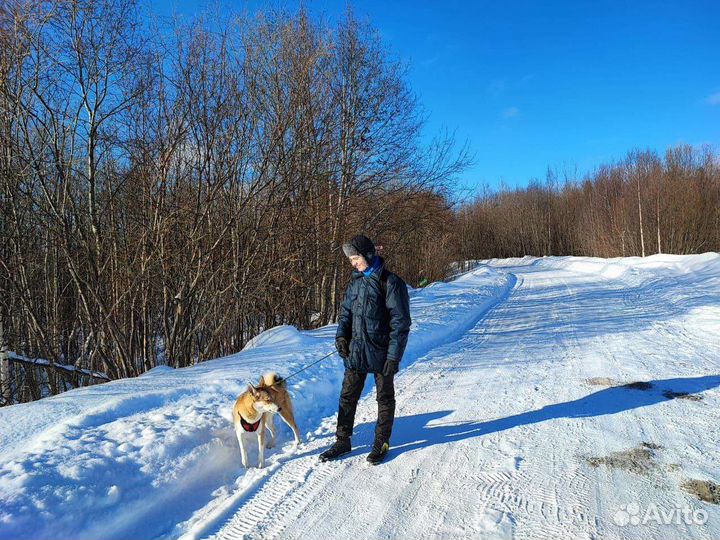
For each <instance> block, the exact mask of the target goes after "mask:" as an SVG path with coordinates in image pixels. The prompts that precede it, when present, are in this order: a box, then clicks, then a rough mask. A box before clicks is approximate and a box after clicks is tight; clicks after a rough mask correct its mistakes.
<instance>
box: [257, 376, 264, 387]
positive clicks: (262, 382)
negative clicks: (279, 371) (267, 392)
mask: <svg viewBox="0 0 720 540" xmlns="http://www.w3.org/2000/svg"><path fill="white" fill-rule="evenodd" d="M258 386H265V377H263V376H262V375H260V383H258Z"/></svg>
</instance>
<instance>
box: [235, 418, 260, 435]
mask: <svg viewBox="0 0 720 540" xmlns="http://www.w3.org/2000/svg"><path fill="white" fill-rule="evenodd" d="M238 416H239V415H238ZM260 420H262V416H261V417H260V418H258V420H257V422H255V423H254V424H251V423H250V422H248V421H247V420H245V419H244V418H243V417H242V416H240V425H241V426H242V427H243V429H244V430H245V431H249V432H253V431H257V428H258V426H259V425H260Z"/></svg>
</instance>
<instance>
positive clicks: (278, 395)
mask: <svg viewBox="0 0 720 540" xmlns="http://www.w3.org/2000/svg"><path fill="white" fill-rule="evenodd" d="M275 414H279V415H280V418H282V419H283V420H284V421H285V423H286V424H287V425H288V426H289V427H290V429H292V432H293V435H294V436H295V447H297V445H298V444H300V430H298V427H297V424H296V423H295V417H294V415H293V408H292V403H291V402H290V394H289V393H288V390H287V384H286V383H285V380H284V379H282V378H281V377H278V376H277V375H276V374H275V373H266V374H265V375H263V376H262V377H260V383H259V384H258V385H257V386H253V385H252V384H248V388H247V390H246V391H245V392H243V393H242V394H240V396H239V397H238V398H237V400H236V401H235V405H234V406H233V424H234V425H235V434H236V435H237V439H238V443H239V444H240V454H241V456H242V464H243V467H245V468H247V467H248V458H247V448H246V447H245V439H246V437H247V436H249V435H253V434H254V435H256V436H257V441H258V468H260V469H261V468H263V467H264V466H265V446H266V441H265V428H267V429H268V430H270V435H271V439H270V440H269V441H267V447H268V448H272V447H273V446H275V438H276V437H277V429H276V428H275Z"/></svg>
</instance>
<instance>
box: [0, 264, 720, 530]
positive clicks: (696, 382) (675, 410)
mask: <svg viewBox="0 0 720 540" xmlns="http://www.w3.org/2000/svg"><path fill="white" fill-rule="evenodd" d="M411 306H412V315H413V321H414V324H413V329H412V332H411V338H410V342H409V345H408V353H407V355H406V356H407V357H406V359H405V360H404V362H403V369H402V370H401V372H400V373H399V374H398V376H397V377H396V394H397V411H396V422H395V427H394V430H393V437H392V441H391V442H392V448H391V451H390V454H389V456H388V459H387V460H386V462H385V463H383V464H381V465H379V466H376V467H372V466H369V465H367V464H366V463H365V455H366V453H367V451H368V450H369V445H370V443H371V442H372V436H373V428H374V420H375V416H376V403H375V395H374V388H373V383H372V380H371V379H368V383H367V386H366V390H365V395H364V397H363V398H362V400H361V403H360V405H359V407H358V413H357V418H356V429H355V435H354V437H353V446H354V450H353V452H352V453H351V454H349V455H348V456H345V457H344V458H342V459H340V460H339V461H337V462H331V463H319V462H318V461H317V454H318V453H319V452H320V451H321V450H322V449H323V448H325V447H326V446H328V445H329V444H330V443H331V442H332V439H333V433H334V416H333V412H334V411H335V409H336V406H337V396H338V391H339V382H340V378H341V375H342V369H341V367H340V366H339V363H338V362H335V363H333V364H326V365H323V366H318V368H317V369H313V370H309V371H310V373H305V374H304V375H303V377H301V378H300V380H299V381H296V382H295V383H293V384H292V385H291V390H292V392H293V394H294V402H295V408H296V417H298V420H299V423H300V426H301V430H302V431H303V433H304V434H305V437H304V438H305V439H306V440H305V442H304V443H303V444H302V445H301V446H300V448H298V449H297V450H294V449H293V448H292V445H290V444H289V440H290V436H289V430H286V431H285V434H284V435H285V437H284V440H281V444H280V445H279V446H278V447H277V448H275V449H274V450H270V451H267V452H266V458H267V461H268V465H267V467H266V468H265V469H263V470H257V469H250V470H248V471H245V470H244V469H242V467H241V466H240V460H239V449H238V448H237V443H236V441H235V440H234V435H233V433H232V429H231V426H230V425H229V418H228V416H227V411H228V410H229V406H230V401H231V400H232V397H233V396H234V395H236V394H237V393H238V392H239V391H242V388H243V386H244V382H245V380H247V379H248V378H251V377H252V379H253V380H255V379H256V378H257V377H256V376H255V374H258V375H259V373H260V372H261V371H262V370H265V369H266V368H271V369H277V370H278V371H280V372H281V373H288V372H290V371H291V370H292V369H293V368H294V367H297V366H300V365H302V364H304V363H305V362H308V361H311V360H312V358H313V357H319V356H321V355H322V354H326V352H328V351H329V350H330V348H331V347H332V336H333V332H334V328H333V327H328V328H324V329H320V330H318V331H314V332H304V333H298V332H296V331H294V329H292V328H288V327H281V328H279V329H275V330H273V331H269V332H267V333H266V334H263V335H261V336H260V337H259V338H258V340H256V341H255V342H254V343H253V344H251V347H250V348H249V349H248V350H247V351H244V352H243V353H240V354H239V355H234V356H232V357H228V358H227V359H219V360H216V361H213V362H208V363H205V364H203V365H200V366H196V367H193V368H188V369H185V370H168V369H160V370H157V373H154V374H153V372H151V373H150V375H149V376H147V377H141V378H140V379H136V380H128V381H118V382H116V383H110V384H108V385H103V386H100V387H95V388H94V390H93V389H80V390H77V391H73V392H69V393H67V394H64V395H63V396H58V397H56V398H52V399H48V400H42V401H41V402H37V403H33V404H28V405H24V406H15V407H10V408H6V410H4V411H3V410H0V428H2V429H3V433H4V434H5V433H7V434H8V435H9V436H8V437H6V438H5V439H4V440H3V441H0V456H1V457H3V459H4V464H0V538H17V537H62V538H68V537H73V538H81V537H85V538H87V537H94V538H122V537H130V536H132V537H139V538H160V537H162V538H168V537H173V538H174V537H183V538H186V539H191V538H217V539H225V538H227V539H237V538H263V539H265V538H268V539H270V538H298V539H300V538H303V539H305V538H308V539H332V538H360V539H373V538H455V537H456V538H469V537H472V538H480V537H482V538H570V537H572V538H613V539H614V538H658V539H660V538H669V537H683V538H719V537H720V507H719V506H718V505H717V504H712V503H710V502H703V501H701V500H699V499H698V498H696V497H695V496H694V495H693V494H691V493H690V492H689V491H688V489H687V484H686V482H687V481H689V480H700V481H712V480H714V481H715V482H720V478H718V472H717V471H719V470H720V451H719V450H718V444H717V442H718V440H720V412H719V409H718V405H719V404H720V353H719V352H718V351H719V347H718V341H719V339H718V337H717V336H718V333H719V331H720V257H718V255H717V254H706V255H699V256H684V257H679V256H655V257H649V258H646V259H638V258H631V259H612V260H603V259H591V258H570V257H567V258H543V259H536V258H524V259H514V260H493V261H484V264H483V265H482V266H481V267H480V268H479V269H478V270H476V271H473V272H471V273H469V274H467V275H465V276H463V277H461V278H460V279H459V280H457V281H456V282H454V283H451V284H435V285H433V286H431V287H429V288H427V289H424V290H419V291H414V292H413V294H412V301H411ZM298 351H302V353H303V354H298ZM138 396H141V397H138ZM109 398H112V399H109ZM38 424H39V427H38ZM78 455H80V456H82V458H78V457H77V456H78ZM254 455H256V454H253V453H251V462H253V461H252V460H253V459H254ZM683 486H685V488H683ZM65 499H67V500H65ZM681 512H685V513H684V514H682V513H681ZM641 522H642V523H641ZM636 523H640V524H636Z"/></svg>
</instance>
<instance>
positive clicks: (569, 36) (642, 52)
mask: <svg viewBox="0 0 720 540" xmlns="http://www.w3.org/2000/svg"><path fill="white" fill-rule="evenodd" d="M153 4H154V7H153V9H154V10H156V11H158V12H169V11H171V10H172V9H175V10H176V11H177V12H179V13H181V14H188V15H190V14H193V13H194V12H196V11H197V10H199V9H201V7H200V6H202V5H203V4H202V3H198V2H191V1H189V0H162V1H160V2H153ZM221 4H222V5H227V6H229V7H233V8H236V9H239V10H242V9H249V10H254V9H258V8H261V7H263V6H269V7H278V6H284V7H286V8H288V9H291V10H292V9H295V8H296V7H297V2H295V1H282V0H272V1H262V0H252V1H247V0H243V1H237V2H231V1H225V2H221ZM305 5H306V7H307V8H308V9H309V11H310V12H311V13H312V14H313V15H316V16H322V17H323V18H324V19H325V20H326V21H330V22H332V21H335V20H337V19H338V18H340V17H342V15H343V13H344V10H345V3H343V2H332V1H317V0H316V1H312V0H308V1H306V2H305ZM351 5H352V7H353V9H354V11H355V13H356V14H357V15H358V16H359V17H362V18H367V19H369V20H370V22H371V23H372V25H373V26H375V27H376V28H377V29H378V30H379V31H380V34H381V36H382V39H383V41H384V43H385V45H386V46H387V48H388V49H389V50H390V51H391V53H392V54H393V55H395V56H396V57H397V58H399V59H401V60H403V61H405V62H407V63H409V66H410V69H409V74H408V77H409V83H410V85H411V87H412V88H413V90H414V91H415V92H416V94H417V95H418V96H419V98H420V101H421V103H422V104H423V106H424V108H425V110H426V112H427V113H428V114H429V121H428V123H427V126H426V130H425V136H426V137H427V138H428V139H429V138H431V137H432V136H433V135H434V134H436V133H438V132H439V131H441V130H443V129H445V128H447V129H449V130H451V131H455V133H456V137H457V139H458V142H459V143H462V142H465V141H467V142H468V144H469V147H470V151H471V152H472V153H473V154H474V157H475V159H474V164H473V165H472V167H470V168H469V169H468V170H467V171H466V172H465V173H463V174H462V176H461V178H459V182H460V185H461V186H464V187H466V188H467V189H468V190H470V191H472V190H476V189H479V188H480V186H482V185H483V184H487V185H488V186H490V187H491V188H495V187H497V186H499V184H500V182H501V180H502V181H503V182H504V183H505V184H506V185H508V186H511V187H512V186H524V185H526V184H527V183H528V181H529V180H530V179H531V178H539V179H541V180H543V179H544V178H545V174H546V171H547V168H548V166H550V167H553V168H557V169H559V170H560V171H562V170H563V169H566V170H568V171H577V172H578V174H579V175H582V174H584V173H586V172H589V171H592V170H593V169H594V168H595V167H597V166H598V165H600V164H602V163H607V162H609V161H612V160H615V159H620V158H622V157H624V155H625V154H626V152H627V151H628V150H631V149H633V148H641V149H646V148H650V149H654V150H657V151H659V152H663V151H664V150H665V149H666V148H667V147H669V146H672V145H675V144H681V143H686V144H692V145H701V144H711V145H713V146H714V147H715V148H716V149H717V148H718V147H720V30H719V29H720V2H719V1H717V0H712V1H711V0H706V1H676V2H667V1H654V2H651V1H632V2H619V1H616V2H608V1H592V2H591V1H586V2H582V1H555V2H540V1H536V2H530V1H523V2H509V1H505V2H503V1H495V2H490V1H465V2H459V1H450V0H445V1H436V2H429V1H421V0H416V1H413V2H393V1H389V0H386V1H379V0H375V1H354V2H351Z"/></svg>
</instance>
